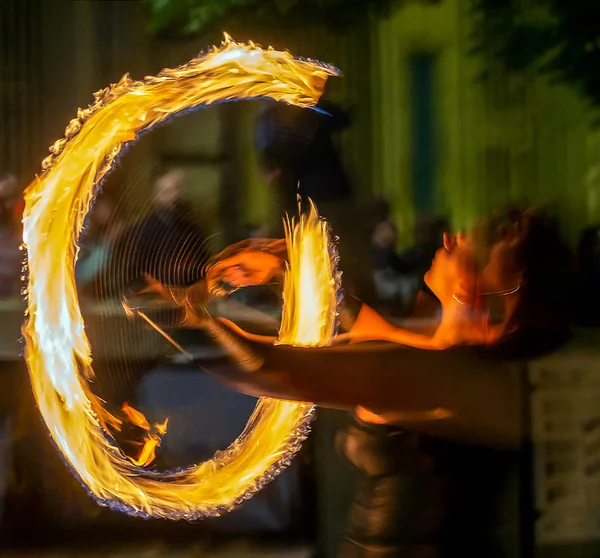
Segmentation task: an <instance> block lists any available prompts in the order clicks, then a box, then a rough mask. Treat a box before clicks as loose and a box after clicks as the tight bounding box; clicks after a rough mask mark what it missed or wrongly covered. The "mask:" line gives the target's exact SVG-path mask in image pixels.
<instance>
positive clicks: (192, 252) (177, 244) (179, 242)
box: [117, 170, 210, 286]
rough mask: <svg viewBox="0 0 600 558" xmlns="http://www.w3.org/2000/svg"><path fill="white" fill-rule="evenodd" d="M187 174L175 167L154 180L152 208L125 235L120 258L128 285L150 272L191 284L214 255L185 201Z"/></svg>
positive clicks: (167, 281) (168, 280) (162, 279)
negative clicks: (211, 255)
mask: <svg viewBox="0 0 600 558" xmlns="http://www.w3.org/2000/svg"><path fill="white" fill-rule="evenodd" d="M185 188H186V175H185V173H184V172H183V171H180V170H171V171H168V172H165V173H163V174H161V175H160V176H159V178H158V179H157V180H156V182H155V184H154V197H153V200H152V205H153V207H152V211H151V213H150V214H149V215H148V216H147V217H146V218H144V219H143V220H142V221H141V222H139V223H137V224H135V225H133V226H132V227H130V229H129V230H127V232H126V234H125V235H123V236H122V241H121V242H120V243H119V247H118V250H117V252H118V256H117V257H118V258H119V261H120V262H123V265H122V266H121V267H122V272H123V273H124V274H125V277H124V278H123V280H124V281H125V285H127V284H129V283H132V282H135V281H137V280H140V279H142V278H143V277H144V275H150V276H152V277H153V278H154V279H156V280H158V281H160V282H161V283H163V284H168V285H182V286H183V285H191V284H193V283H196V282H198V281H199V280H200V279H201V278H202V276H203V273H204V265H205V264H206V262H207V261H208V258H209V257H210V250H209V246H208V241H209V236H208V235H207V233H206V231H204V230H203V228H202V227H201V226H200V225H199V224H198V223H197V222H196V221H195V219H194V216H193V211H192V209H191V208H190V207H189V205H188V204H187V203H186V202H185V201H184V198H183V196H184V191H185Z"/></svg>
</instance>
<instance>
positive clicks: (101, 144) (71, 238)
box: [23, 36, 338, 520]
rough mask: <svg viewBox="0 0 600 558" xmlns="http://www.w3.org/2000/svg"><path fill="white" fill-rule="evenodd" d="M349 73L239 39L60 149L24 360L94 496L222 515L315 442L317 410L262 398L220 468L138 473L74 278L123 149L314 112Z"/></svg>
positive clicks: (66, 451)
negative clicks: (167, 129)
mask: <svg viewBox="0 0 600 558" xmlns="http://www.w3.org/2000/svg"><path fill="white" fill-rule="evenodd" d="M333 75H338V71H337V70H336V69H335V68H332V67H330V66H327V65H323V64H321V63H318V62H314V61H310V60H302V59H295V58H294V57H292V55H291V54H289V53H287V52H279V51H275V50H273V49H271V48H269V49H266V50H263V49H261V48H259V47H257V46H255V45H254V44H253V43H249V44H247V45H246V44H240V43H235V42H233V41H232V40H231V39H230V38H229V37H227V36H226V37H225V41H224V42H223V44H222V45H221V46H220V47H218V48H213V49H211V50H210V51H208V52H207V53H206V54H204V55H201V56H199V57H197V58H195V59H193V60H191V61H190V62H189V63H188V64H186V65H184V66H182V67H180V68H177V69H170V70H163V71H162V72H161V73H160V74H158V75H157V76H154V77H147V78H145V79H144V80H142V81H134V80H132V79H130V78H129V77H128V76H127V75H126V76H124V77H123V78H122V79H121V80H120V81H119V83H117V84H115V85H112V86H111V87H109V88H106V89H104V90H103V91H100V92H98V93H96V95H95V102H94V104H93V105H92V106H90V107H89V108H88V109H85V110H79V112H78V114H77V118H76V119H74V120H72V121H71V122H70V123H69V125H68V127H67V129H66V132H65V138H64V139H61V140H59V141H57V142H56V143H55V144H54V145H53V146H52V147H51V149H50V152H51V155H50V156H49V157H48V158H46V159H45V160H44V162H43V164H42V168H43V172H42V174H41V175H39V176H38V177H36V179H35V180H34V181H33V182H32V184H31V185H30V186H29V187H28V188H27V190H26V193H25V211H24V216H23V241H24V247H25V249H26V251H27V257H28V279H27V295H28V296H27V316H26V321H25V324H24V327H23V336H24V339H25V358H26V362H27V366H28V369H29V374H30V380H31V384H32V388H33V391H34V394H35V398H36V402H37V405H38V408H39V410H40V413H41V414H42V417H43V419H44V421H45V423H46V425H47V427H48V430H49V432H50V434H51V437H52V439H53V441H54V443H55V445H56V447H57V448H58V450H59V451H60V453H61V454H62V455H63V457H64V458H65V460H66V461H67V463H68V464H69V465H70V467H71V468H72V470H73V472H74V474H75V475H76V476H77V477H78V478H79V479H80V480H81V482H82V483H83V485H84V486H85V487H86V488H87V490H88V491H89V493H90V494H91V495H92V496H93V497H94V498H95V499H96V500H97V501H98V502H99V503H100V504H101V505H106V506H110V507H113V508H115V509H119V510H121V511H123V512H125V513H128V514H130V515H137V516H142V517H164V518H169V519H188V520H191V519H199V518H203V517H208V516H218V515H220V514H221V513H223V512H226V511H229V510H231V509H233V508H234V507H235V506H236V505H238V504H239V503H241V502H242V501H244V500H246V499H248V498H250V497H251V496H252V495H253V494H254V493H256V492H257V491H258V490H260V489H261V487H262V486H264V485H265V484H266V483H267V482H269V481H270V480H272V479H273V478H274V477H275V476H276V475H277V474H278V473H279V472H280V471H281V470H282V469H283V468H285V466H286V465H287V464H288V463H289V461H290V460H291V458H292V457H293V455H294V453H295V452H296V451H297V450H298V449H299V448H300V445H301V443H302V441H303V439H304V438H305V436H306V434H307V429H308V426H309V423H310V420H311V417H312V413H313V406H312V405H311V404H309V403H291V402H284V401H278V400H272V399H267V398H262V399H260V400H259V402H258V404H257V406H256V409H255V411H254V413H253V415H252V417H251V418H250V420H249V422H248V425H247V427H246V429H245V431H244V432H243V433H242V434H241V435H240V436H239V438H238V439H237V440H236V441H235V442H233V443H232V444H231V445H230V446H229V448H227V449H226V450H225V451H223V452H219V453H218V454H216V455H215V456H214V457H213V458H212V459H211V460H209V461H207V462H204V463H201V464H199V465H195V466H191V467H189V468H186V469H184V470H178V471H172V472H169V473H157V472H156V471H150V470H146V469H143V468H141V467H138V466H136V465H134V464H133V463H132V461H130V460H129V459H128V458H127V457H126V456H125V455H124V454H123V453H122V451H121V450H120V449H119V448H118V446H117V444H116V442H115V440H114V439H113V438H112V436H111V435H110V434H109V433H108V432H107V429H106V427H105V426H106V425H107V424H109V423H110V421H111V420H114V418H113V417H111V416H110V414H109V413H108V412H107V411H106V409H105V408H104V407H103V405H102V403H101V401H100V400H99V399H98V398H97V397H96V396H94V394H93V393H92V392H91V390H90V388H89V386H88V381H87V380H89V379H90V378H92V377H93V371H92V366H91V363H92V355H91V348H90V345H89V341H88V339H87V337H86V333H85V324H84V321H83V318H82V315H81V311H80V308H79V302H78V297H77V291H76V286H75V280H74V267H75V261H76V258H77V253H78V246H77V241H78V238H79V235H80V234H81V231H82V228H83V222H84V219H85V217H86V215H87V213H88V212H89V210H90V207H91V203H92V201H93V199H94V197H95V195H96V194H97V192H98V189H99V187H100V183H101V181H102V179H103V178H104V176H105V175H106V174H107V173H108V172H109V171H110V169H111V167H112V165H113V163H114V161H115V159H116V157H117V156H118V154H119V152H120V151H121V149H122V148H123V147H124V146H125V145H127V144H129V143H132V142H134V141H135V139H136V137H137V136H138V134H140V133H142V132H146V131H149V130H150V129H151V128H152V127H153V126H155V125H156V124H159V123H161V122H164V121H165V120H167V119H168V118H170V117H172V116H175V115H177V114H179V113H182V112H183V111H187V110H191V109H194V108H196V107H200V106H206V105H210V104H214V103H218V102H223V101H230V100H241V99H255V98H269V99H272V100H275V101H283V102H286V103H289V104H293V105H297V106H300V107H314V106H315V105H316V103H317V101H318V99H319V98H320V96H321V94H322V92H323V88H324V85H325V83H326V81H327V79H328V77H329V76H333Z"/></svg>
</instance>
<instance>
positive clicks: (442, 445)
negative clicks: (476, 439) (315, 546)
mask: <svg viewBox="0 0 600 558" xmlns="http://www.w3.org/2000/svg"><path fill="white" fill-rule="evenodd" d="M339 443H340V449H341V452H342V453H343V455H344V456H345V457H346V459H348V461H349V462H350V463H351V464H352V465H353V466H354V467H355V468H356V469H357V470H358V472H359V473H360V475H361V477H360V480H359V482H358V486H357V490H356V494H355V498H354V502H353V504H352V507H351V509H350V515H349V518H348V523H347V530H346V538H345V540H344V542H343V544H342V549H341V552H340V554H339V556H340V558H404V557H408V556H410V557H411V558H454V557H456V556H486V557H490V558H492V557H498V556H504V555H506V552H505V549H504V548H502V547H503V546H510V545H511V542H512V545H515V544H516V543H517V541H516V540H515V541H501V539H500V538H499V537H498V529H499V528H500V527H505V525H502V520H501V519H500V517H498V516H501V515H502V512H503V511H504V510H506V509H507V504H508V503H510V504H512V505H514V506H515V508H516V501H515V492H514V491H510V490H508V491H507V488H509V487H508V486H507V483H508V482H510V480H509V479H510V478H511V477H512V476H514V471H513V470H512V469H514V468H515V465H516V464H517V465H518V461H519V456H518V453H517V452H502V451H496V450H491V449H488V448H484V447H476V446H468V445H461V444H457V443H452V442H448V441H444V440H440V439H435V438H430V437H427V436H420V435H417V434H414V433H411V432H408V431H405V430H402V429H400V428H395V427H391V426H385V425H373V424H368V423H365V422H362V421H361V420H359V419H356V420H355V421H354V422H353V423H352V424H351V425H350V426H349V428H348V429H347V430H346V431H345V432H343V433H342V434H341V435H340V438H339ZM511 500H513V501H512V502H511ZM503 508H504V510H503ZM510 521H512V522H513V524H514V526H515V528H514V530H515V532H516V525H517V521H518V518H516V517H510ZM507 543H508V544H507Z"/></svg>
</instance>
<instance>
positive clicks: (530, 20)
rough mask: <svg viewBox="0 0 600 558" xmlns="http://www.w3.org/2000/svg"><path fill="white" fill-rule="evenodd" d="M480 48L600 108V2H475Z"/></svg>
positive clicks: (578, 0) (535, 0)
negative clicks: (535, 72)
mask: <svg viewBox="0 0 600 558" xmlns="http://www.w3.org/2000/svg"><path fill="white" fill-rule="evenodd" d="M473 4H474V8H475V12H476V13H477V14H479V15H480V16H482V24H481V26H480V27H479V28H478V32H477V48H478V49H479V50H484V51H486V52H491V53H492V54H493V55H494V56H496V57H498V58H499V59H500V60H502V61H503V62H504V63H505V64H506V66H507V67H508V69H510V70H514V71H521V70H524V69H526V68H537V69H539V70H540V71H541V72H543V73H546V74H547V75H548V76H549V77H550V78H551V79H552V80H553V81H555V82H557V83H562V84H565V85H568V86H570V87H573V88H574V89H576V90H577V91H578V92H579V93H581V94H582V95H583V96H584V97H585V98H586V99H587V100H588V101H590V103H591V104H593V105H594V106H600V72H599V71H598V69H599V68H600V1H598V0H473Z"/></svg>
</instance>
